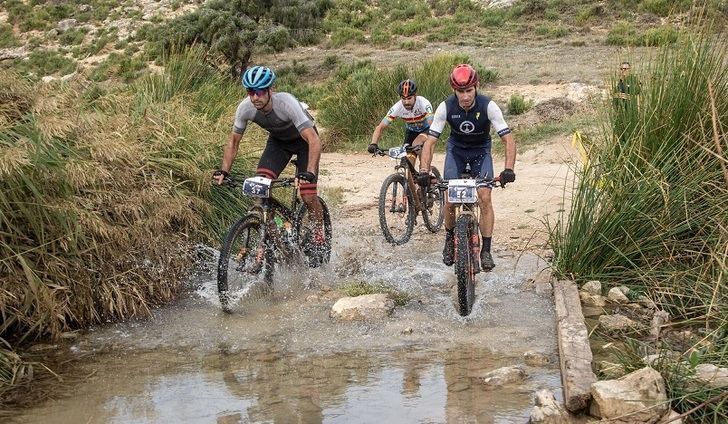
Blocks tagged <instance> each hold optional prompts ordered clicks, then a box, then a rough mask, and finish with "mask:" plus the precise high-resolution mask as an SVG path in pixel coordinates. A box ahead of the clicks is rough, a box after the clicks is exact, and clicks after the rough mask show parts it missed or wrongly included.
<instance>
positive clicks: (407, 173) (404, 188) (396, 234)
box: [374, 144, 445, 245]
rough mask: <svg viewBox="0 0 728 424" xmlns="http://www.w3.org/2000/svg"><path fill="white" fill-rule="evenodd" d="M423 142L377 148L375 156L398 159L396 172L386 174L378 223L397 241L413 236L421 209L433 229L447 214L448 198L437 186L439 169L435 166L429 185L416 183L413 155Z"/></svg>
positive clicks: (386, 233)
mask: <svg viewBox="0 0 728 424" xmlns="http://www.w3.org/2000/svg"><path fill="white" fill-rule="evenodd" d="M421 149H422V146H421V145H420V146H414V147H412V146H410V145H408V144H406V145H404V146H402V147H392V148H390V149H389V150H388V151H384V150H382V149H377V151H376V152H374V156H377V155H378V156H389V157H390V158H391V159H393V160H395V161H399V163H398V164H397V165H396V166H395V167H394V169H395V171H396V172H395V173H393V174H391V175H389V176H388V177H387V178H385V180H384V182H383V183H382V188H381V190H380V192H379V226H380V227H381V228H382V233H383V234H384V238H385V239H386V240H387V241H388V242H390V243H392V244H394V245H401V244H405V243H407V241H409V239H410V237H411V236H412V231H413V230H414V227H415V223H416V217H417V214H418V212H422V220H423V221H424V222H425V227H427V229H428V230H430V231H431V232H433V233H436V232H437V231H439V230H440V227H441V226H442V221H443V218H444V206H445V199H444V197H443V194H442V191H441V190H438V189H437V188H436V184H437V183H438V182H439V181H440V171H438V170H437V168H435V167H434V166H433V167H432V174H433V175H432V178H433V182H432V184H430V186H429V187H426V188H424V187H420V186H418V185H417V184H416V183H415V180H414V176H415V175H417V171H416V170H415V167H414V165H413V164H412V162H414V158H415V157H416V155H417V152H418V151H420V150H421Z"/></svg>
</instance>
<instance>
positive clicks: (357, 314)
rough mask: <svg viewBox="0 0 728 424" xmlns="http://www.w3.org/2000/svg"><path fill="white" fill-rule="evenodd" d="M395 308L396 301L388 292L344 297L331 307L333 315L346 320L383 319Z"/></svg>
mask: <svg viewBox="0 0 728 424" xmlns="http://www.w3.org/2000/svg"><path fill="white" fill-rule="evenodd" d="M393 310H394V301H393V300H392V299H390V298H389V296H387V295H386V294H383V293H376V294H365V295H362V296H356V297H342V298H341V299H339V300H337V301H336V303H334V306H332V307H331V317H332V318H338V319H342V320H345V321H352V320H369V319H381V318H385V317H388V316H389V315H391V314H392V311H393Z"/></svg>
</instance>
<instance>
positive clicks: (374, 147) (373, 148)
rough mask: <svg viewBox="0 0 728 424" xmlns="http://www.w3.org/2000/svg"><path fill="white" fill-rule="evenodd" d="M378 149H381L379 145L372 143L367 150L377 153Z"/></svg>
mask: <svg viewBox="0 0 728 424" xmlns="http://www.w3.org/2000/svg"><path fill="white" fill-rule="evenodd" d="M377 150H379V145H378V144H375V143H372V144H370V145H369V146H368V147H367V152H369V153H371V154H375V153H377Z"/></svg>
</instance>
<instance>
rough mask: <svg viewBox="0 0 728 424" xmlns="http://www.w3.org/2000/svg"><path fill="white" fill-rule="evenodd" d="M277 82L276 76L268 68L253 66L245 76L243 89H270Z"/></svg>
mask: <svg viewBox="0 0 728 424" xmlns="http://www.w3.org/2000/svg"><path fill="white" fill-rule="evenodd" d="M275 80H276V74H275V73H274V72H273V71H272V70H271V69H270V68H268V67H265V66H253V67H252V68H248V69H247V70H246V71H245V73H244V74H243V87H245V88H246V89H247V90H263V89H266V88H270V86H271V85H273V82H274V81H275Z"/></svg>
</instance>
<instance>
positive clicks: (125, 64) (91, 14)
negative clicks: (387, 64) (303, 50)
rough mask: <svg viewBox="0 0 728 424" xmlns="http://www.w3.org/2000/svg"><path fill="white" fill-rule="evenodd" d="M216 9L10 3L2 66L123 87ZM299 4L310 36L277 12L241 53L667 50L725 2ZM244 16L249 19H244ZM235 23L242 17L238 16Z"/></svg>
mask: <svg viewBox="0 0 728 424" xmlns="http://www.w3.org/2000/svg"><path fill="white" fill-rule="evenodd" d="M213 3H215V2H209V3H205V1H204V0H158V1H155V0H126V1H124V2H116V1H111V0H89V1H81V0H61V1H42V0H7V1H5V2H4V4H3V9H2V10H0V67H2V68H15V69H17V70H18V71H20V72H21V73H23V74H25V75H28V76H30V77H31V78H34V79H40V78H42V77H48V78H47V79H53V78H59V77H63V76H65V78H70V76H71V75H73V74H75V73H77V72H86V73H88V74H89V76H90V78H91V79H92V80H95V81H103V80H106V79H109V78H114V79H118V80H121V81H126V82H129V81H131V80H133V79H135V78H136V77H138V76H139V75H140V74H141V73H143V71H144V70H145V69H148V68H149V66H150V65H152V64H153V63H154V62H155V61H157V62H158V63H159V58H160V54H161V51H160V49H159V46H164V45H166V46H169V44H170V43H171V40H169V39H161V38H164V37H168V38H178V37H177V35H178V33H179V32H180V31H188V32H189V28H188V27H182V26H179V27H178V28H173V30H172V31H168V32H161V31H160V28H162V27H164V26H165V23H168V22H170V21H171V20H173V19H174V18H177V17H180V16H182V15H185V14H190V13H194V12H195V11H196V10H198V9H200V8H204V7H208V6H209V5H211V4H213ZM683 3H685V4H683ZM221 4H222V3H221ZM239 4H240V6H239V8H240V9H241V10H242V9H244V8H248V9H250V10H254V8H256V7H257V8H258V9H261V8H263V6H260V5H257V2H255V1H249V2H243V1H241V2H239ZM299 4H301V5H305V6H295V7H293V9H295V8H298V7H300V8H303V7H306V8H310V7H318V8H320V9H321V10H324V11H325V13H326V15H325V18H324V19H319V18H315V19H314V22H313V24H312V26H311V27H310V28H306V29H299V28H298V27H297V26H296V25H295V21H296V20H299V21H300V20H303V19H305V17H302V15H298V16H291V15H292V14H291V12H290V10H288V11H285V10H283V9H285V8H286V6H270V5H266V6H265V8H270V9H275V7H278V8H279V9H281V10H279V11H278V12H275V11H274V12H275V13H273V14H269V15H267V16H264V17H263V18H262V19H261V18H260V16H254V17H253V18H252V19H251V21H252V22H254V23H253V25H254V26H257V27H258V28H260V27H261V24H262V23H264V21H265V23H266V24H267V27H266V28H272V29H271V30H268V29H266V30H265V31H266V32H265V34H263V33H261V31H260V29H258V30H257V31H258V32H257V33H256V34H255V35H254V36H253V38H252V39H248V40H243V43H249V46H246V48H248V47H249V48H250V50H251V51H255V52H258V53H265V52H270V51H281V50H283V49H289V48H291V47H296V46H301V45H311V44H314V45H318V46H319V47H322V48H325V49H332V50H337V49H339V50H350V49H351V48H352V46H356V45H368V46H371V45H374V46H377V47H378V48H380V49H386V50H390V51H396V50H400V51H412V50H421V49H424V48H427V47H428V46H430V45H432V44H433V43H450V44H453V43H454V44H457V45H462V46H488V45H491V46H492V45H508V44H515V45H518V44H522V43H537V44H563V45H571V46H589V45H599V44H602V45H604V44H610V45H662V44H668V43H671V42H674V41H675V40H676V39H677V35H678V33H679V31H680V30H681V28H683V27H684V25H685V24H686V23H687V22H691V21H695V20H696V17H697V16H701V15H707V16H708V18H710V19H718V20H721V22H724V20H725V17H726V16H728V6H727V5H726V2H724V1H723V2H721V1H709V2H708V3H707V4H708V6H707V8H706V9H705V10H702V9H698V8H695V7H693V6H692V3H691V2H687V3H686V2H670V1H664V0H649V1H633V0H621V1H617V2H606V3H605V2H596V1H594V2H583V1H576V0H516V1H514V0H484V1H483V0H478V1H475V0H472V1H471V0H414V1H411V2H407V3H406V4H403V3H402V2H398V1H392V0H384V1H376V0H366V1H365V0H315V1H305V2H300V3H299ZM312 4H316V6H311V5H312ZM256 5H257V6H256ZM210 7H212V6H210ZM224 7H228V8H235V7H238V6H235V5H233V6H230V5H227V6H224ZM288 8H289V9H291V8H292V7H290V6H288ZM245 13H248V15H249V16H252V15H251V13H250V12H249V11H248V12H245ZM276 13H277V14H276ZM237 15H238V16H236V18H239V17H241V16H242V17H243V18H247V17H246V16H245V15H244V13H238V14H237ZM291 22H294V25H291ZM464 28H467V30H464ZM279 30H280V31H279ZM175 31H176V32H177V33H175ZM160 34H164V35H160ZM302 34H303V35H302ZM219 36H220V31H218V32H217V33H216V34H212V35H209V34H208V35H204V34H194V33H193V34H184V37H181V36H180V37H179V38H185V37H186V39H185V40H182V43H183V44H189V43H191V40H200V39H205V37H207V38H208V39H206V40H204V41H203V42H202V44H207V45H212V44H215V43H216V42H218V41H219V38H218V37H219ZM241 38H242V37H241ZM150 43H156V47H155V48H153V49H152V50H154V51H150V49H149V45H150ZM244 59H246V60H247V56H244Z"/></svg>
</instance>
